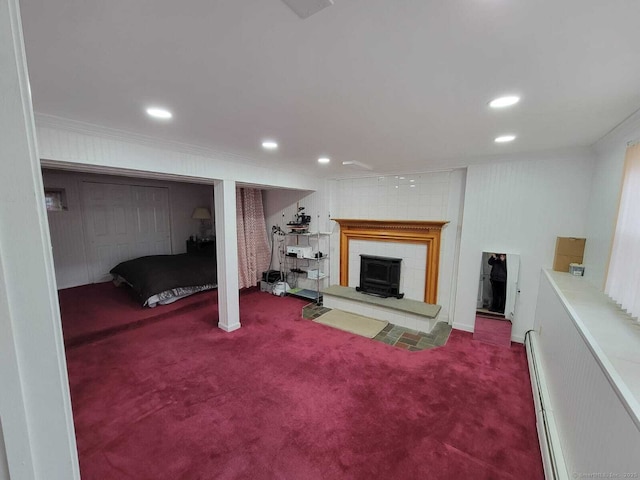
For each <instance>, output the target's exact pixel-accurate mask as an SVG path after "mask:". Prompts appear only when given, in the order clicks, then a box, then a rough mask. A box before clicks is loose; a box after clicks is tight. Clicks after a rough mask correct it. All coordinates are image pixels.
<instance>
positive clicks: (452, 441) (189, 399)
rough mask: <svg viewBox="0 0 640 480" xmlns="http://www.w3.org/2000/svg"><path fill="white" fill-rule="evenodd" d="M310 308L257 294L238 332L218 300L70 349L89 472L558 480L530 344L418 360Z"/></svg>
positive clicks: (451, 348) (459, 348) (450, 349)
mask: <svg viewBox="0 0 640 480" xmlns="http://www.w3.org/2000/svg"><path fill="white" fill-rule="evenodd" d="M304 303H305V302H304V301H301V300H297V299H294V298H291V297H285V298H281V297H275V296H273V295H269V294H266V293H261V292H257V291H254V292H251V293H249V294H246V295H243V296H241V321H242V324H243V328H241V329H240V330H237V331H235V332H232V333H225V332H223V331H222V330H220V329H218V328H215V327H214V325H215V323H216V317H217V312H216V307H215V305H211V304H209V305H205V306H202V308H191V309H188V310H187V311H182V312H181V311H179V310H178V311H176V312H175V315H165V316H164V317H163V318H162V319H161V320H158V321H155V322H151V323H146V324H143V325H142V326H139V328H135V329H128V330H122V331H119V332H117V333H115V334H113V335H111V336H108V337H105V338H102V339H100V340H97V341H94V342H90V343H84V344H77V345H76V346H75V347H74V348H71V349H69V350H67V362H68V368H69V379H70V384H71V395H72V403H73V410H74V419H75V426H76V434H77V442H78V450H79V455H80V467H81V473H82V478H83V479H84V480H92V479H100V480H103V479H138V480H143V479H154V480H160V479H171V480H178V479H183V480H192V479H295V480H299V479H367V480H369V479H478V480H479V479H493V480H500V479H504V480H506V479H524V478H526V479H543V478H544V477H543V472H542V464H541V458H540V453H539V447H538V440H537V436H536V428H535V417H534V411H533V401H532V394H531V386H530V382H529V378H528V373H527V364H526V355H525V352H524V349H523V347H522V346H521V345H516V344H514V345H513V346H512V347H511V348H510V349H505V348H500V347H495V346H492V345H486V344H483V343H479V342H473V341H472V335H471V334H470V333H465V332H460V331H455V330H454V331H453V332H452V334H451V337H450V338H449V341H448V343H447V345H446V346H444V347H441V348H436V349H433V350H427V351H421V352H408V351H405V350H400V349H397V348H394V347H391V346H388V345H385V344H383V343H380V342H375V341H372V340H370V339H366V338H363V337H359V336H356V335H352V334H349V333H346V332H343V331H340V330H336V329H332V328H330V327H326V326H324V325H321V324H317V323H314V322H311V321H308V320H302V319H301V316H300V313H301V308H302V306H303V305H304ZM87 320H88V321H90V319H87ZM63 321H65V320H64V319H63Z"/></svg>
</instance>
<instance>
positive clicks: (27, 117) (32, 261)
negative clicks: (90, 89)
mask: <svg viewBox="0 0 640 480" xmlns="http://www.w3.org/2000/svg"><path fill="white" fill-rule="evenodd" d="M0 92H2V108H0V159H2V160H1V161H2V167H3V173H2V176H0V423H1V424H2V436H3V440H2V441H1V442H0V447H1V446H2V445H4V448H0V473H3V472H6V471H7V470H8V473H9V477H10V478H11V479H12V480H31V479H51V480H74V479H79V478H80V473H79V467H78V459H77V453H76V444H75V437H74V430H73V419H72V413H71V401H70V398H69V388H68V380H67V372H66V362H65V356H64V347H63V343H62V328H61V326H60V315H59V310H58V301H57V300H58V299H57V294H56V288H55V278H54V274H53V259H52V256H51V249H50V246H49V244H50V241H49V232H48V229H47V218H46V213H45V209H44V194H43V186H42V177H41V175H40V164H39V159H38V154H37V148H36V138H35V128H34V123H33V111H32V106H31V97H30V91H29V84H28V75H27V70H26V61H25V56H24V48H23V45H22V32H21V27H20V18H19V8H18V1H17V0H0Z"/></svg>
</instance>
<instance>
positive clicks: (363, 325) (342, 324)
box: [314, 309, 389, 338]
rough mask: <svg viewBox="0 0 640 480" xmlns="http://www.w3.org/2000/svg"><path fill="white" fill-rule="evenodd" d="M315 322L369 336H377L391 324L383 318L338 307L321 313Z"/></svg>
mask: <svg viewBox="0 0 640 480" xmlns="http://www.w3.org/2000/svg"><path fill="white" fill-rule="evenodd" d="M314 322H318V323H322V324H324V325H328V326H330V327H333V328H338V329H340V330H344V331H345V332H350V333H355V334H356V335H362V336H363V337H367V338H373V337H375V336H376V335H377V334H379V333H380V332H381V331H382V329H383V328H384V327H386V326H387V325H388V324H389V322H386V321H383V320H376V319H375V318H369V317H363V316H362V315H356V314H355V313H349V312H344V311H342V310H338V309H333V310H331V311H329V312H327V313H325V314H323V315H320V316H319V317H318V318H316V319H315V320H314Z"/></svg>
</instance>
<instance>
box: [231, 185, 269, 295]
mask: <svg viewBox="0 0 640 480" xmlns="http://www.w3.org/2000/svg"><path fill="white" fill-rule="evenodd" d="M236 210H237V222H238V283H239V288H247V287H254V286H255V285H256V284H257V282H258V280H259V278H260V276H261V275H262V272H264V271H265V270H266V269H267V268H268V267H269V260H270V259H269V255H270V251H269V241H268V239H267V228H266V224H265V220H264V209H263V208H262V192H261V191H260V190H258V189H255V188H237V189H236Z"/></svg>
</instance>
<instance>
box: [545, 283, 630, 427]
mask: <svg viewBox="0 0 640 480" xmlns="http://www.w3.org/2000/svg"><path fill="white" fill-rule="evenodd" d="M545 274H546V275H547V278H548V279H549V281H550V283H551V285H552V286H553V288H554V290H555V291H556V293H557V295H558V297H559V298H560V300H561V302H562V304H563V305H564V307H565V309H566V311H567V312H568V314H569V316H570V317H571V319H572V320H573V323H574V324H575V325H576V327H577V329H578V331H579V332H580V334H581V335H582V338H583V339H584V341H585V343H586V344H587V346H588V347H589V349H590V350H591V352H592V354H593V356H594V357H595V359H596V361H597V362H598V363H599V364H600V367H601V368H602V370H603V372H604V374H605V375H606V377H607V379H608V380H609V382H610V383H611V386H612V387H613V389H614V391H615V392H616V394H617V395H618V397H619V398H620V400H621V401H622V403H623V405H624V406H625V408H626V409H627V411H628V412H629V414H630V415H631V417H632V418H633V420H634V422H635V424H636V427H638V429H640V324H638V322H636V321H635V320H633V319H632V318H631V316H630V315H628V314H627V313H625V312H624V311H622V309H621V308H620V307H619V306H618V305H616V304H615V303H614V302H613V300H611V299H610V298H609V297H607V296H606V295H605V294H604V293H603V292H602V291H600V290H598V289H597V288H595V287H594V286H593V285H591V284H590V283H589V282H587V281H586V280H585V279H584V277H576V276H573V275H570V274H568V273H563V272H555V271H552V270H545Z"/></svg>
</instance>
